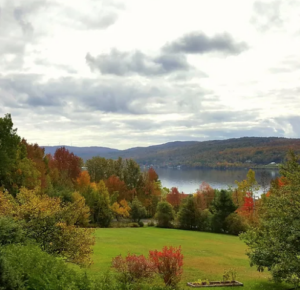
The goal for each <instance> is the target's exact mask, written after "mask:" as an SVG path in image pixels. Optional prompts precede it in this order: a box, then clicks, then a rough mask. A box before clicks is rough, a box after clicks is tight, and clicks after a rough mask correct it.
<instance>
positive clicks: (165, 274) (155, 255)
mask: <svg viewBox="0 0 300 290" xmlns="http://www.w3.org/2000/svg"><path fill="white" fill-rule="evenodd" d="M149 257H150V260H151V261H152V262H153V263H154V264H155V266H156V268H157V270H158V273H159V274H160V275H161V276H162V278H163V279H164V282H165V284H166V285H170V286H176V285H177V284H178V283H179V281H180V279H181V275H182V272H183V269H182V266H183V255H182V254H181V247H178V248H176V247H172V246H170V247H166V246H165V247H163V249H162V251H161V252H158V251H157V250H155V251H149Z"/></svg>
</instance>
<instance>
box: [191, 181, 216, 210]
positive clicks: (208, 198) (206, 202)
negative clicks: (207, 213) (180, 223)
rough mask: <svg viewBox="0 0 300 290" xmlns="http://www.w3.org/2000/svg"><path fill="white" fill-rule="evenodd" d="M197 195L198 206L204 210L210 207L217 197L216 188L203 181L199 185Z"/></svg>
mask: <svg viewBox="0 0 300 290" xmlns="http://www.w3.org/2000/svg"><path fill="white" fill-rule="evenodd" d="M195 197H196V201H197V204H198V207H199V208H200V209H202V210H204V209H207V208H209V207H210V205H211V203H212V201H213V199H214V197H215V191H214V189H212V188H211V186H210V185H209V184H208V183H207V182H205V181H203V182H202V183H201V185H200V186H199V189H198V190H197V193H196V194H195Z"/></svg>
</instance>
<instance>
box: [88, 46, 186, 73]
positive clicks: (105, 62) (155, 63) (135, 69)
mask: <svg viewBox="0 0 300 290" xmlns="http://www.w3.org/2000/svg"><path fill="white" fill-rule="evenodd" d="M86 62H87V64H88V65H89V67H90V68H91V69H96V70H99V71H101V73H102V74H111V75H117V76H126V75H133V74H139V75H142V76H158V75H166V74H170V73H173V72H176V71H188V70H190V69H191V66H190V65H189V64H188V62H187V59H186V57H185V56H184V55H182V54H162V55H159V56H157V57H150V56H147V55H145V54H144V53H142V52H141V51H134V52H121V51H119V50H117V49H112V50H111V51H110V53H108V54H101V55H98V56H97V57H93V56H92V55H91V54H89V53H88V54H87V55H86Z"/></svg>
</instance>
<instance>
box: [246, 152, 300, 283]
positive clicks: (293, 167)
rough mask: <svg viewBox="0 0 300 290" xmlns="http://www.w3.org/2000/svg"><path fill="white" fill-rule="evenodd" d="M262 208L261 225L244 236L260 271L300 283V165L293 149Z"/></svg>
mask: <svg viewBox="0 0 300 290" xmlns="http://www.w3.org/2000/svg"><path fill="white" fill-rule="evenodd" d="M280 173H281V175H282V177H281V178H280V180H277V181H276V182H273V184H272V186H271V189H270V192H269V193H268V194H267V195H266V196H265V197H264V198H263V202H262V205H261V207H260V208H259V221H260V222H259V226H258V227H256V228H252V229H251V230H249V231H247V232H246V233H244V234H242V235H241V238H242V240H244V241H245V243H246V244H247V245H248V246H249V251H248V256H249V258H250V263H251V265H252V266H254V265H255V266H256V267H257V269H258V271H264V270H265V269H267V270H269V271H271V274H272V277H273V279H274V280H275V281H278V282H281V281H285V282H288V283H292V284H294V285H295V287H299V286H300V231H299V229H300V214H299V213H300V164H299V156H298V157H297V156H296V155H295V154H294V153H292V152H290V153H289V155H288V160H287V162H286V163H285V164H284V165H283V166H282V167H281V169H280Z"/></svg>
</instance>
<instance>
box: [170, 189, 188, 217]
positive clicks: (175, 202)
mask: <svg viewBox="0 0 300 290" xmlns="http://www.w3.org/2000/svg"><path fill="white" fill-rule="evenodd" d="M186 197H188V194H184V193H183V192H182V193H180V192H179V191H178V188H177V187H172V188H171V192H170V193H169V194H167V197H166V200H167V202H168V203H170V204H171V205H172V206H173V208H174V210H175V211H176V212H178V210H179V207H180V205H181V202H182V200H183V199H184V198H186Z"/></svg>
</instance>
